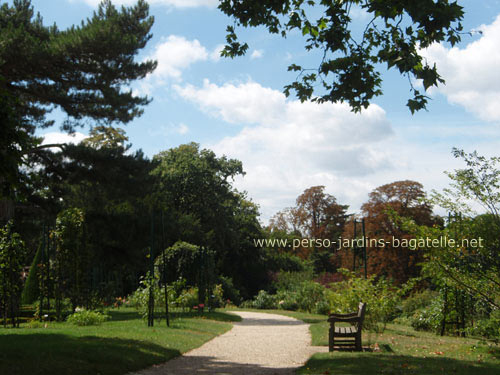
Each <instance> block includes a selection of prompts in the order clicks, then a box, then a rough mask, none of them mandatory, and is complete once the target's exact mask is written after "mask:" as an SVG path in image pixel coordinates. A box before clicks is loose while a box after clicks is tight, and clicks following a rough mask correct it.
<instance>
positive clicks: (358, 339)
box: [355, 333, 363, 352]
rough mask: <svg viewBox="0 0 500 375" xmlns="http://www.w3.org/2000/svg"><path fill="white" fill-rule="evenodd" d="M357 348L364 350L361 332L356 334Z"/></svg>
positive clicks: (359, 350)
mask: <svg viewBox="0 0 500 375" xmlns="http://www.w3.org/2000/svg"><path fill="white" fill-rule="evenodd" d="M355 344H356V350H357V351H358V352H361V351H362V350H363V346H362V345H361V333H360V334H358V335H356V343H355Z"/></svg>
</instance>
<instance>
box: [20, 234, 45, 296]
mask: <svg viewBox="0 0 500 375" xmlns="http://www.w3.org/2000/svg"><path fill="white" fill-rule="evenodd" d="M42 246H43V244H40V246H39V247H38V250H37V251H36V254H35V257H34V258H33V262H31V267H30V271H29V274H28V277H27V279H26V282H25V284H24V289H23V294H22V296H21V301H22V303H23V304H30V303H33V302H35V301H36V299H37V298H38V297H39V295H40V285H39V272H40V268H39V264H40V263H41V262H42V249H43V247H42Z"/></svg>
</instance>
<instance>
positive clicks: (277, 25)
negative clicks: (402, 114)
mask: <svg viewBox="0 0 500 375" xmlns="http://www.w3.org/2000/svg"><path fill="white" fill-rule="evenodd" d="M355 8H357V9H358V10H361V11H364V12H366V13H367V14H368V16H369V21H368V22H366V23H365V24H361V25H358V24H356V23H355V22H354V21H353V11H354V9H355ZM219 9H220V10H221V11H222V12H223V13H225V14H226V15H228V16H229V17H231V19H232V20H233V21H234V23H233V24H232V25H230V26H228V27H227V36H226V46H225V47H224V50H223V51H222V55H223V56H227V57H231V58H233V57H235V56H240V55H244V54H245V53H246V51H247V50H248V44H247V43H241V42H240V41H239V40H238V36H237V28H238V27H243V28H250V27H258V26H263V27H265V28H267V30H268V31H269V32H270V33H271V34H279V35H281V36H282V37H284V38H285V37H287V36H289V35H291V34H294V33H296V32H299V33H301V34H302V36H303V37H304V38H305V49H306V50H307V51H311V52H316V51H317V52H318V53H319V54H318V56H320V57H319V58H318V60H319V61H318V65H317V66H316V67H315V66H313V67H302V66H299V65H297V64H291V65H290V66H289V67H288V70H289V71H293V72H296V73H297V78H296V79H295V81H293V82H292V83H290V84H288V85H286V86H285V94H286V95H289V94H290V92H291V91H294V92H295V93H296V94H297V97H298V98H299V99H300V100H301V101H304V100H308V99H311V98H312V100H313V101H318V102H325V101H329V102H339V101H340V102H344V101H345V102H347V103H349V105H350V106H351V107H352V109H353V110H354V111H360V110H361V109H362V108H366V107H368V105H369V103H370V102H371V101H372V99H373V98H374V97H376V96H378V95H381V94H382V89H381V86H382V78H381V74H380V71H379V69H380V67H381V66H383V65H386V66H387V69H390V68H395V69H396V70H397V71H398V72H399V73H400V74H401V75H403V76H405V77H408V81H409V82H410V88H411V91H412V93H413V97H412V98H410V99H409V100H408V103H407V106H408V107H409V109H410V111H411V112H412V113H413V112H415V111H417V110H420V109H424V108H425V107H426V104H427V100H428V97H427V96H426V95H425V93H422V92H420V90H419V89H418V88H417V87H415V86H413V85H412V84H411V82H412V80H413V79H417V80H421V81H422V82H423V87H424V90H427V89H428V88H430V87H432V86H437V85H438V84H440V83H444V80H443V79H442V78H441V77H440V75H439V74H438V72H437V69H436V66H435V65H430V64H429V63H428V62H427V61H426V60H425V59H424V58H423V57H422V55H421V49H423V48H426V47H428V46H430V45H431V44H433V43H439V42H448V43H449V44H450V45H452V46H453V45H455V44H456V43H457V42H459V41H460V36H461V31H462V25H461V23H460V21H461V20H462V17H463V14H464V12H463V9H462V7H461V6H460V5H458V4H457V2H456V1H450V0H424V1H422V0H421V1H414V0H345V1H329V0H308V1H304V0H263V1H254V0H240V1H235V0H221V1H220V4H219ZM358 28H359V29H360V31H358Z"/></svg>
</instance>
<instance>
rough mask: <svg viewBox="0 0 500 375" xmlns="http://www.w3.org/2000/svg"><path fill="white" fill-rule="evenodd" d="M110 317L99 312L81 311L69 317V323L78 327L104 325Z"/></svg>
mask: <svg viewBox="0 0 500 375" xmlns="http://www.w3.org/2000/svg"><path fill="white" fill-rule="evenodd" d="M109 318H110V317H109V316H108V315H105V314H102V313H100V312H98V311H92V310H80V311H77V312H75V313H74V314H71V315H70V316H68V318H67V321H68V323H70V324H75V325H77V326H94V325H99V324H101V323H104V322H105V321H106V320H108V319H109Z"/></svg>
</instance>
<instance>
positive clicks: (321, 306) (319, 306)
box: [314, 301, 330, 315]
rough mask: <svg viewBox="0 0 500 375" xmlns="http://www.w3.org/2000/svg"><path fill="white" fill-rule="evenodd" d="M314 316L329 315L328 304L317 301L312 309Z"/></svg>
mask: <svg viewBox="0 0 500 375" xmlns="http://www.w3.org/2000/svg"><path fill="white" fill-rule="evenodd" d="M314 312H315V313H316V314H321V315H328V314H330V304H329V303H328V302H327V301H318V302H317V303H316V306H315V308H314Z"/></svg>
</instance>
